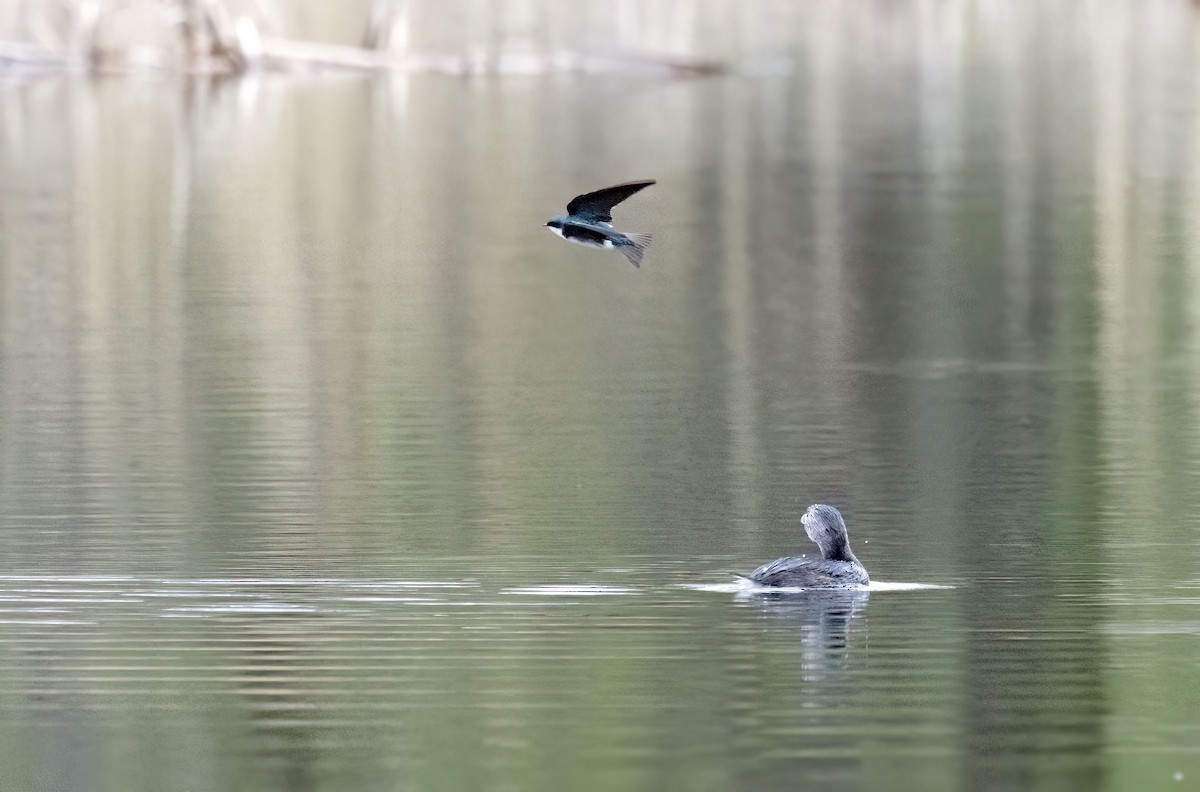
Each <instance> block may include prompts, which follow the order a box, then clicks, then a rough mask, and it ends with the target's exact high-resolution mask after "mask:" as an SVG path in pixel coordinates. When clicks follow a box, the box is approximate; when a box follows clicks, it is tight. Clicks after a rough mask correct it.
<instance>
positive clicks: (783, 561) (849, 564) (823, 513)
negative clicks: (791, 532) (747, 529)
mask: <svg viewBox="0 0 1200 792" xmlns="http://www.w3.org/2000/svg"><path fill="white" fill-rule="evenodd" d="M800 522H801V523H802V524H803V525H804V530H805V532H806V533H807V534H808V538H809V539H812V540H813V541H814V542H815V543H816V544H817V547H819V548H820V549H821V557H820V558H808V557H806V556H792V557H786V558H777V559H775V560H774V561H771V562H769V563H766V564H763V565H762V566H760V567H759V568H758V569H756V570H754V571H753V572H751V573H750V574H749V575H745V576H744V577H745V578H746V579H748V580H752V581H754V582H755V583H758V584H759V585H762V586H786V587H789V588H792V587H796V588H823V589H830V588H861V587H863V586H867V585H870V583H871V579H870V577H868V575H867V570H866V569H864V568H863V565H862V564H861V563H859V560H858V559H857V558H856V557H855V556H854V553H853V552H851V551H850V536H849V533H848V532H847V531H846V523H845V522H844V521H843V520H842V515H841V514H840V513H839V512H838V510H837V509H835V508H833V507H832V506H825V505H822V504H816V505H813V506H809V507H808V510H807V511H805V512H804V516H803V517H801V518H800Z"/></svg>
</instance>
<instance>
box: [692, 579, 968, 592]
mask: <svg viewBox="0 0 1200 792" xmlns="http://www.w3.org/2000/svg"><path fill="white" fill-rule="evenodd" d="M679 588H685V589H691V590H692V591H712V592H716V593H718V594H743V593H747V592H749V593H757V592H761V593H764V594H799V593H800V592H802V591H810V590H811V591H926V590H930V589H952V588H954V586H943V585H939V584H937V583H885V582H883V581H879V580H873V581H871V585H870V586H868V587H867V588H864V589H805V588H800V587H799V586H760V585H758V584H757V583H755V582H753V581H750V580H744V579H742V578H738V579H736V580H731V581H729V582H728V583H681V584H680V585H679Z"/></svg>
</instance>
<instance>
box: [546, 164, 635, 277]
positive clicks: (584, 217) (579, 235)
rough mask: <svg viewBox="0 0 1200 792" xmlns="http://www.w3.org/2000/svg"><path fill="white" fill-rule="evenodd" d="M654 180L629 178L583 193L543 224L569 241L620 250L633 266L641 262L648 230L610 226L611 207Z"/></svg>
mask: <svg viewBox="0 0 1200 792" xmlns="http://www.w3.org/2000/svg"><path fill="white" fill-rule="evenodd" d="M651 184H654V179H645V180H643V181H631V182H625V183H624V184H618V185H616V186H615V187H605V188H604V189H603V190H596V191H595V192H590V193H584V194H583V195H577V196H575V197H574V198H572V199H571V203H569V204H567V213H566V214H565V215H559V216H558V217H554V218H551V219H550V221H549V222H547V223H546V227H547V228H549V229H550V230H551V231H553V232H554V233H556V234H558V235H559V236H560V237H562V238H563V239H565V240H567V241H568V242H574V243H575V244H577V245H587V246H588V247H597V248H603V249H604V250H613V249H614V248H615V249H616V250H619V251H621V254H622V255H623V256H625V258H627V259H629V263H630V264H632V265H633V266H635V267H640V266H641V265H642V256H643V255H644V254H645V252H646V246H647V245H649V244H650V234H623V233H621V232H620V231H618V230H616V229H615V228H613V227H612V225H611V223H612V208H613V207H614V206H616V205H617V204H619V203H621V201H624V200H625V199H626V198H628V197H629V196H631V195H633V194H634V193H635V192H637V191H638V190H643V189H645V188H647V187H649V186H650V185H651Z"/></svg>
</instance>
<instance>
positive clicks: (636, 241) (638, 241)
mask: <svg viewBox="0 0 1200 792" xmlns="http://www.w3.org/2000/svg"><path fill="white" fill-rule="evenodd" d="M625 236H626V237H628V239H629V242H627V243H626V244H624V245H622V246H621V253H623V254H624V255H625V258H627V259H629V263H630V264H632V265H633V266H635V267H640V266H642V256H644V255H646V248H647V247H649V246H650V240H651V238H652V235H651V234H626V235H625Z"/></svg>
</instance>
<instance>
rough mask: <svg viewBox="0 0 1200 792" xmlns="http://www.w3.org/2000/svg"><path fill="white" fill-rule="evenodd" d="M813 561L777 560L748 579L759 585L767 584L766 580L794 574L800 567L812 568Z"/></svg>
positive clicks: (802, 558) (765, 565)
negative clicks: (780, 575) (786, 573)
mask: <svg viewBox="0 0 1200 792" xmlns="http://www.w3.org/2000/svg"><path fill="white" fill-rule="evenodd" d="M812 564H813V559H811V558H808V557H807V556H791V557H786V558H776V559H775V560H774V561H769V562H767V563H765V564H763V565H762V566H760V567H759V568H758V569H756V570H754V571H753V572H751V573H750V574H749V575H746V577H748V578H750V579H751V580H756V581H758V582H759V583H764V582H766V580H765V579H766V578H774V577H777V576H778V575H779V574H780V573H781V572H792V571H795V570H796V569H797V568H799V567H807V566H812Z"/></svg>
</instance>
